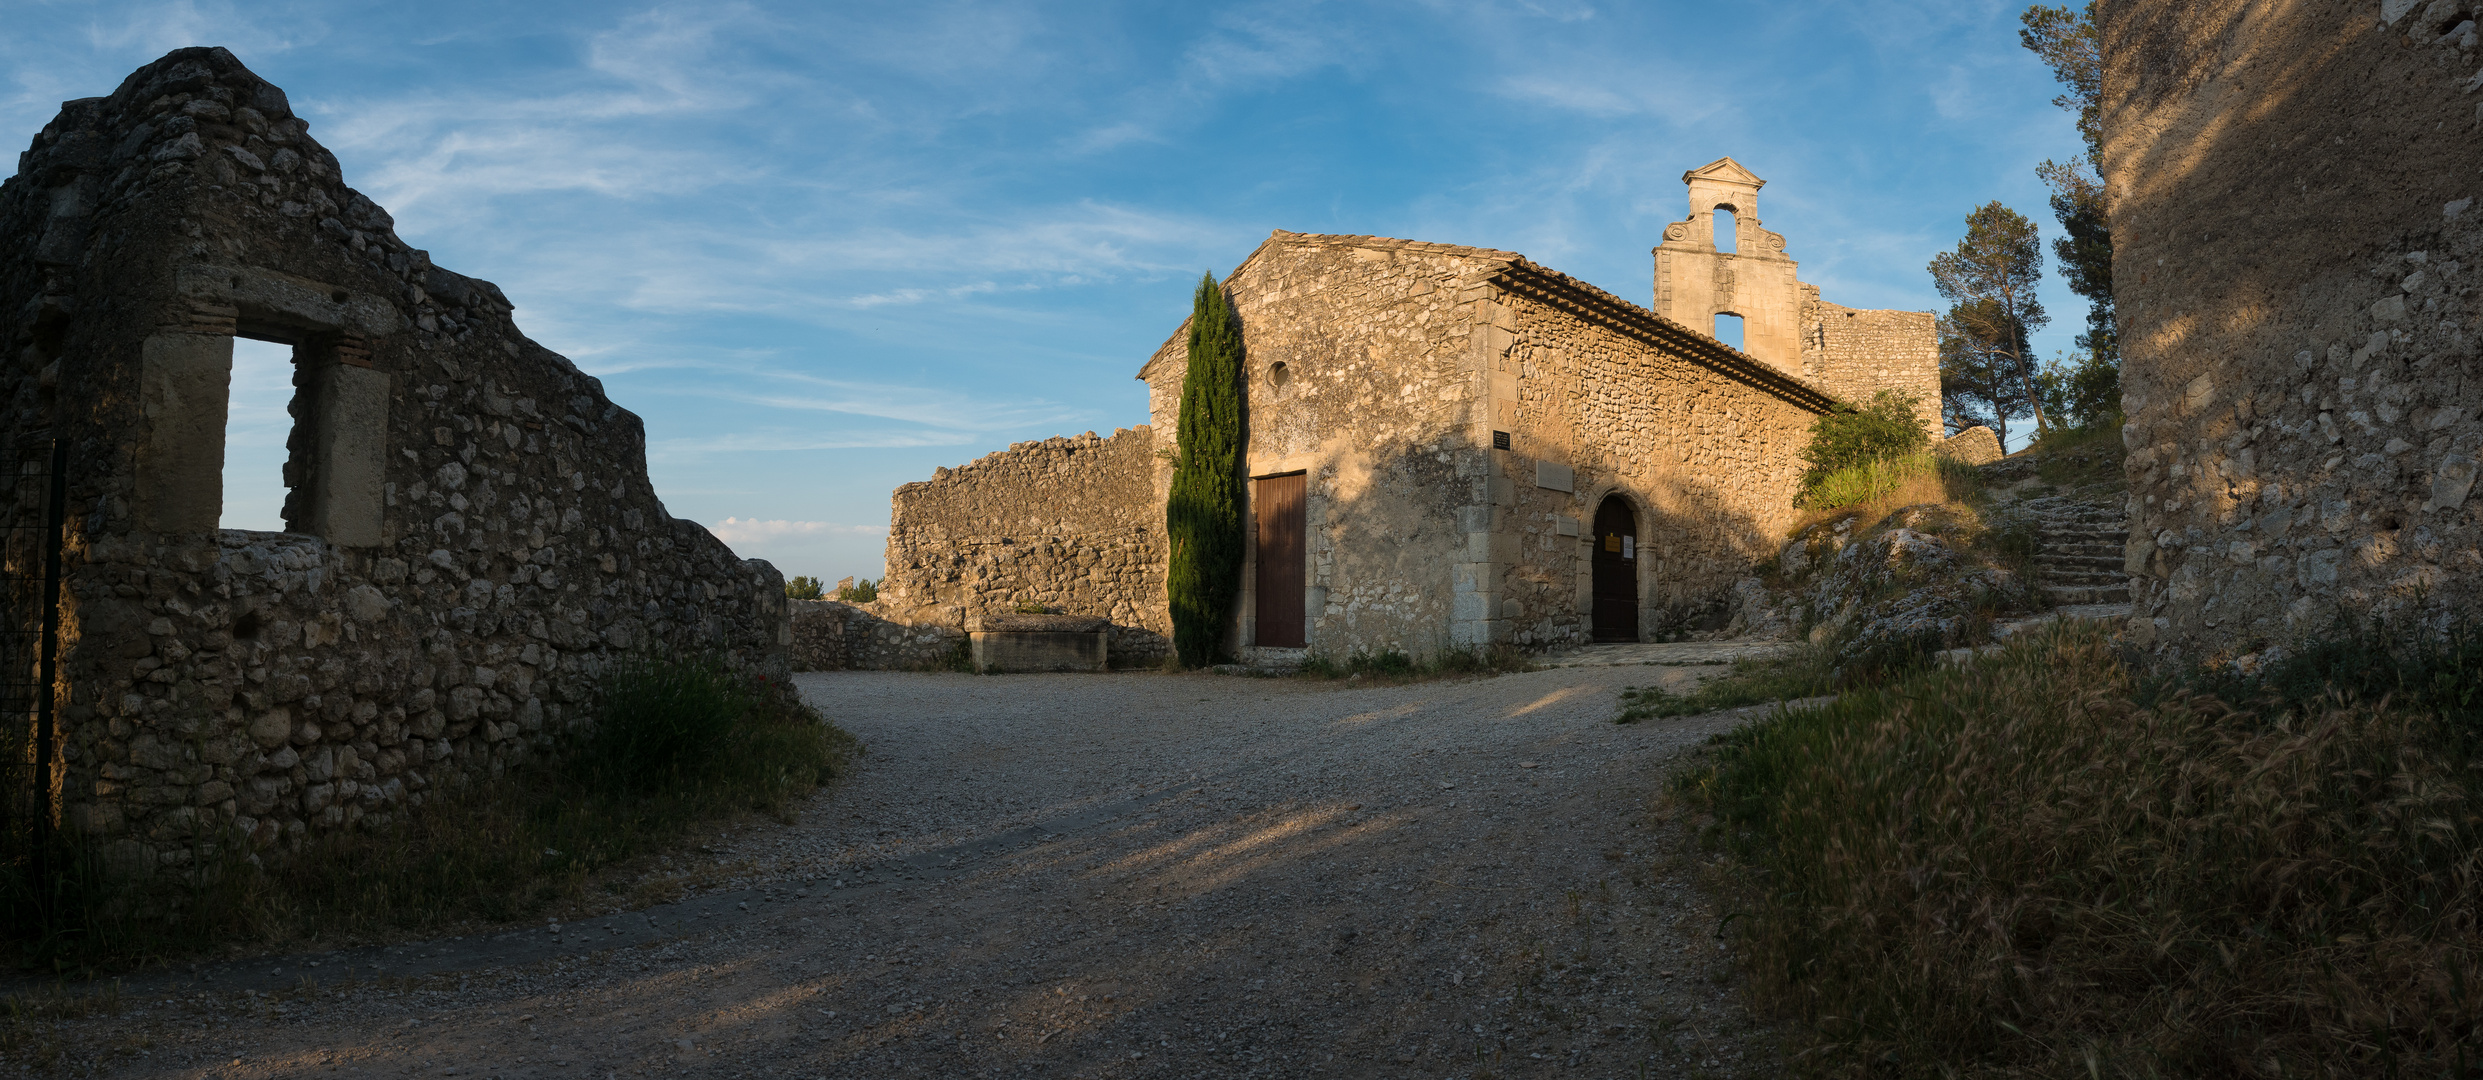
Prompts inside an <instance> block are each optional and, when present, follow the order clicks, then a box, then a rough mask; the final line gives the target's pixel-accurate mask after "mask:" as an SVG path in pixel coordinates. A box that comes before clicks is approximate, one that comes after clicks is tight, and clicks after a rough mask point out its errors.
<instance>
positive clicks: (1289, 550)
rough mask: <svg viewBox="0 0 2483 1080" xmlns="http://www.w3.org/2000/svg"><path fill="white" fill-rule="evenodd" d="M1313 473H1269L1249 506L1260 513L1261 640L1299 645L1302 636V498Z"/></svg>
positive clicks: (1291, 646)
mask: <svg viewBox="0 0 2483 1080" xmlns="http://www.w3.org/2000/svg"><path fill="white" fill-rule="evenodd" d="M1308 480H1309V477H1307V476H1304V475H1303V474H1301V473H1295V474H1293V475H1291V476H1270V477H1267V478H1265V479H1262V480H1260V481H1259V482H1258V490H1257V491H1255V492H1254V493H1253V494H1252V497H1251V500H1250V504H1251V506H1252V507H1254V508H1256V509H1257V511H1258V517H1259V603H1258V608H1259V611H1258V615H1259V618H1258V624H1259V634H1258V638H1259V641H1258V643H1259V644H1261V645H1267V646H1272V647H1275V648H1282V649H1298V648H1301V647H1302V645H1303V639H1302V629H1303V627H1302V587H1303V585H1304V584H1305V582H1304V581H1303V580H1302V574H1303V565H1302V564H1303V561H1304V560H1303V549H1302V496H1303V493H1304V492H1305V491H1306V490H1307V486H1306V481H1308Z"/></svg>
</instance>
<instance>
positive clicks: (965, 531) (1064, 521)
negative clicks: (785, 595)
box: [874, 426, 1172, 665]
mask: <svg viewBox="0 0 2483 1080" xmlns="http://www.w3.org/2000/svg"><path fill="white" fill-rule="evenodd" d="M1156 446H1157V444H1156V442H1155V437H1154V434H1153V433H1152V432H1151V431H1149V430H1148V429H1147V428H1146V427H1145V426H1140V427H1137V428H1124V429H1121V430H1119V431H1116V432H1113V434H1112V437H1111V438H1099V437H1097V436H1096V435H1095V433H1094V432H1091V431H1090V432H1087V433H1086V434H1084V435H1079V436H1074V437H1066V438H1052V439H1045V440H1042V441H1039V442H1023V443H1018V444H1016V445H1014V446H1011V447H1009V448H1008V449H1007V450H1003V451H1000V452H998V453H993V454H988V455H985V456H983V457H982V458H979V459H977V460H975V461H974V462H972V463H970V464H967V465H964V466H961V467H958V468H956V469H947V468H943V469H940V470H938V471H937V472H935V473H934V474H933V475H932V479H930V480H928V481H921V482H916V483H911V484H906V485H904V486H902V487H899V488H898V489H897V490H896V494H895V496H894V497H893V498H891V499H890V513H889V519H888V557H887V576H886V577H885V579H884V580H882V581H881V582H880V585H879V595H880V600H879V601H878V603H877V604H875V605H874V609H875V610H878V611H883V612H887V613H889V614H888V615H887V616H886V617H887V618H891V619H895V620H898V621H900V622H902V623H905V624H909V625H910V624H924V625H934V626H945V627H953V628H956V629H957V630H959V631H961V632H962V631H963V630H964V628H965V627H966V625H967V624H968V622H969V621H970V620H972V619H974V618H975V617H977V616H980V615H986V614H1002V613H1007V612H1012V611H1015V610H1017V608H1018V607H1019V606H1020V605H1040V606H1042V607H1044V608H1047V609H1049V610H1052V611H1054V612H1058V613H1062V614H1069V615H1090V616H1095V617H1099V618H1104V619H1109V620H1111V622H1112V624H1113V625H1112V637H1111V649H1112V656H1113V662H1114V663H1115V664H1119V665H1127V664H1143V663H1148V662H1152V661H1156V660H1160V659H1162V658H1163V657H1164V656H1165V655H1166V654H1167V653H1168V651H1169V649H1170V646H1171V638H1170V637H1169V635H1170V634H1171V633H1172V624H1171V617H1170V615H1169V613H1168V612H1167V610H1166V608H1165V604H1164V573H1165V560H1166V559H1167V558H1168V556H1167V554H1166V552H1165V548H1164V528H1163V523H1164V515H1163V512H1162V510H1161V509H1160V507H1159V504H1158V503H1157V502H1156V500H1155V493H1154V485H1153V479H1152V478H1153V476H1154V473H1155V469H1156V465H1157V460H1156V456H1155V450H1156Z"/></svg>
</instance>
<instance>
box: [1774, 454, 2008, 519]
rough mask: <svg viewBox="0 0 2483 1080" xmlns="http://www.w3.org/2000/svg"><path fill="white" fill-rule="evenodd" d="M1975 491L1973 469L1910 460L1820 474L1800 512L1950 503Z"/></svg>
mask: <svg viewBox="0 0 2483 1080" xmlns="http://www.w3.org/2000/svg"><path fill="white" fill-rule="evenodd" d="M1980 489H1981V479H1980V477H1978V476H1977V475H1976V473H1975V471H1974V466H1972V465H1968V464H1966V463H1965V462H1962V461H1958V460H1956V459H1954V458H1950V457H1946V456H1943V455H1940V454H1932V453H1923V454H1912V455H1908V456H1905V457H1895V458H1881V459H1879V460H1876V461H1867V462H1864V463H1862V464H1860V465H1853V466H1848V467H1846V468H1842V469H1837V470H1835V471H1833V472H1828V473H1823V474H1821V475H1820V476H1819V478H1818V480H1817V482H1816V483H1814V484H1812V485H1811V487H1810V488H1809V489H1808V490H1807V491H1806V492H1805V493H1804V494H1803V496H1802V506H1803V507H1804V508H1805V509H1809V510H1836V509H1841V508H1843V507H1848V506H1858V505H1862V504H1866V503H1887V504H1889V505H1892V506H1906V505H1913V504H1917V503H1939V502H1951V501H1955V500H1960V499H1963V498H1965V497H1967V496H1968V495H1970V494H1971V493H1973V492H1975V491H1978V490H1980Z"/></svg>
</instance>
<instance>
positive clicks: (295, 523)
mask: <svg viewBox="0 0 2483 1080" xmlns="http://www.w3.org/2000/svg"><path fill="white" fill-rule="evenodd" d="M511 311H512V305H511V304H510V302H509V300H508V299H507V297H505V296H503V295H502V294H501V291H500V290H499V289H498V288H497V287H495V286H493V285H492V284H490V283H489V282H484V281H477V280H474V279H471V278H467V277H463V276H460V275H458V274H455V273H452V272H449V271H448V270H445V269H442V268H440V267H437V266H434V265H432V264H431V262H430V260H429V258H428V257H427V256H426V255H425V253H423V252H422V251H419V250H416V249H414V248H412V247H410V246H408V245H407V244H406V243H405V242H404V241H403V240H401V239H399V238H398V237H397V235H396V234H395V232H394V230H393V227H392V223H391V221H390V219H389V216H388V214H387V212H386V211H384V210H382V209H381V208H380V207H378V206H377V205H375V204H373V203H372V202H371V201H370V200H369V199H367V198H365V197H364V196H362V195H361V194H360V193H358V192H356V191H354V190H353V189H351V188H349V187H347V186H345V183H344V178H343V177H342V176H341V175H340V174H339V170H338V165H337V161H336V158H335V157H334V156H333V155H331V154H330V153H328V152H327V151H326V150H325V149H323V148H321V147H320V146H319V144H318V143H317V142H315V141H314V140H312V139H311V137H310V134H309V124H308V122H307V121H304V120H302V119H300V118H298V117H296V116H295V115H294V114H293V113H292V111H291V109H290V108H289V107H288V105H287V102H286V99H285V95H284V93H283V92H282V91H280V90H278V89H277V88H276V87H274V86H271V85H269V84H268V83H266V82H264V81H262V80H261V79H259V78H258V77H257V76H255V75H253V74H251V73H250V72H249V71H248V70H247V69H245V68H244V67H243V66H242V65H241V63H240V62H239V61H237V60H236V59H234V57H233V56H232V55H231V54H229V53H227V52H225V51H224V50H222V49H203V48H193V49H182V50H179V51H176V52H173V53H171V54H169V55H167V56H165V57H164V58H163V59H161V60H159V61H156V62H155V63H152V64H149V65H147V66H146V67H145V68H142V69H140V70H139V71H138V72H137V73H135V74H133V75H131V76H130V77H129V79H128V80H127V81H126V82H124V83H123V84H122V85H121V87H120V88H119V89H118V90H117V91H115V92H114V93H113V94H112V95H111V96H109V97H103V98H88V99H84V100H79V101H72V102H69V103H67V104H66V105H64V106H63V108H62V111H61V113H60V115H59V117H58V119H56V120H54V121H53V122H52V123H51V124H49V125H48V126H46V127H45V128H44V129H43V131H42V133H41V134H39V135H37V136H36V137H35V139H34V144H33V146H32V148H30V149H29V150H28V151H26V153H25V154H23V155H22V156H21V157H20V158H19V162H18V170H17V173H16V175H15V176H13V177H11V178H9V180H8V181H7V183H6V185H5V186H0V340H5V342H6V343H7V351H6V354H5V368H0V370H4V371H5V384H4V389H0V393H4V394H5V399H6V408H7V410H8V437H9V438H10V439H11V440H12V445H13V446H17V447H22V446H25V445H26V444H28V443H29V442H39V441H40V440H44V439H49V438H57V439H60V440H65V441H66V443H67V444H68V447H69V461H70V478H69V484H68V507H69V519H68V520H69V525H68V529H67V534H68V535H67V540H66V547H65V560H66V567H67V569H66V583H65V584H66V588H65V598H64V613H63V618H64V628H63V633H62V650H63V651H62V662H61V673H60V677H59V682H58V685H57V688H56V694H57V699H58V700H59V702H60V720H61V736H60V743H61V746H60V755H61V771H60V775H59V776H58V777H57V783H58V789H59V792H60V798H61V801H62V805H63V807H64V815H63V816H64V821H65V824H66V826H67V827H68V828H69V829H71V830H72V831H74V832H75V833H77V834H79V835H82V836H84V837H86V838H88V839H89V840H91V841H92V842H95V843H97V844H98V845H100V846H102V847H103V848H104V850H106V851H107V852H108V853H109V854H110V855H111V856H112V857H113V858H114V859H115V861H116V862H117V863H118V864H119V865H121V866H123V867H125V868H128V869H131V870H138V871H143V870H146V869H148V868H150V867H154V866H159V865H164V864H169V863H177V862H180V861H182V860H184V859H187V858H190V857H191V856H192V854H193V852H195V851H196V850H198V847H197V845H199V844H201V843H204V842H213V841H215V840H217V839H220V838H222V837H225V836H231V835H236V834H239V835H243V836H247V837H249V838H251V839H252V840H254V841H256V842H258V843H260V844H267V843H274V842H278V841H280V840H283V839H287V838H293V837H299V836H301V835H303V834H304V833H306V832H308V831H310V830H316V829H327V828H336V827H342V826H347V825H352V824H355V823H357V822H360V823H366V824H369V823H380V822H385V821H387V820H388V819H390V818H392V817H395V816H397V815H398V814H400V813H402V812H403V810H404V808H406V807H409V806H413V805H417V804H420V803H421V802H423V801H424V799H425V798H426V796H427V795H429V794H430V793H432V792H435V791H438V790H440V787H441V785H442V784H443V783H445V782H447V781H449V780H451V779H452V778H456V777H461V776H478V775H483V774H486V773H492V772H496V771H498V770H501V769H504V768H506V767H508V766H510V765H513V764H515V763H517V762H520V761H522V760H525V759H527V758H528V757H530V756H534V755H539V754H541V753H543V752H546V751H548V750H550V749H552V748H554V747H555V746H556V745H557V744H558V743H559V741H560V740H561V739H562V738H563V737H564V736H567V735H569V734H570V733H572V732H576V731H578V730H580V728H581V726H582V725H584V724H586V723H588V722H590V719H591V708H592V703H593V701H594V698H595V694H596V686H597V684H598V676H599V673H600V672H601V671H602V670H604V668H605V667H606V666H607V665H608V664H610V663H611V662H613V661H614V660H615V659H617V658H624V657H632V656H643V655H651V654H653V655H675V656H678V655H691V654H699V653H711V654H714V655H717V656H720V657H723V658H724V659H726V660H727V661H728V662H730V663H732V664H735V665H737V666H739V667H741V668H744V669H746V670H751V671H754V672H757V673H762V674H779V673H782V672H783V671H784V668H785V665H784V657H783V649H784V645H785V639H786V633H787V631H786V623H785V600H784V596H783V581H782V578H781V577H780V576H779V575H778V573H777V572H776V570H775V569H774V568H772V567H770V566H769V565H767V564H766V563H764V562H756V561H747V560H743V559H740V558H738V557H736V556H735V555H734V554H733V552H732V551H731V550H729V549H728V548H726V547H725V545H724V544H723V543H721V542H720V541H718V540H716V539H715V538H714V537H713V536H711V535H710V534H709V533H708V532H707V531H706V530H705V529H702V528H700V527H699V526H698V525H696V524H694V523H691V522H687V521H682V520H678V519H675V518H673V517H672V516H671V515H669V514H667V513H666V512H665V510H664V506H663V504H662V502H661V501H659V500H658V499H657V498H656V496H655V493H654V492H653V491H652V490H651V489H650V488H649V486H648V481H647V473H646V465H645V433H644V431H643V429H642V427H641V425H640V423H639V421H638V418H637V417H635V416H633V415H631V414H630V413H628V412H626V411H624V410H622V409H621V408H620V407H619V406H617V405H615V404H613V403H612V402H611V401H610V400H609V399H608V398H606V397H605V395H604V392H603V389H602V387H601V386H600V385H599V384H598V383H597V381H596V380H595V379H594V378H593V377H591V376H588V375H586V374H584V373H582V372H580V371H579V370H578V369H577V368H576V367H574V366H573V365H571V364H570V363H569V362H568V361H567V360H565V359H563V358H562V357H560V356H559V355H557V354H555V353H553V352H551V351H549V350H547V349H545V348H544V347H543V346H541V345H538V344H536V343H535V342H534V341H532V340H529V339H528V338H527V337H526V336H525V335H524V334H522V333H520V332H519V330H518V328H517V326H516V324H515V323H514V322H513V321H512V319H511ZM237 334H238V335H245V336H252V337H259V338H264V339H269V340H274V341H280V342H286V343H290V344H292V345H293V346H294V355H295V368H296V373H295V385H296V387H297V391H296V395H295V398H294V403H293V415H294V417H295V428H294V434H293V439H292V443H291V451H290V453H291V461H290V464H288V466H287V467H286V473H285V475H286V482H287V484H288V487H289V496H288V499H287V501H286V504H285V505H286V508H285V515H286V521H287V528H286V531H284V532H281V533H251V532H236V531H219V529H218V515H219V513H220V511H221V506H222V493H223V492H222V479H221V470H222V460H223V443H222V439H223V431H224V420H225V410H226V396H225V394H226V386H227V380H228V378H229V372H230V367H231V355H232V339H233V337H234V336H235V335H237ZM39 512H40V507H39V506H37V507H29V506H28V505H27V504H26V503H24V502H21V503H19V504H17V505H15V506H13V507H12V508H11V513H12V514H14V515H16V520H13V521H12V522H11V524H14V525H19V526H24V525H27V524H29V522H28V521H27V520H25V519H26V516H27V515H28V514H29V513H39ZM16 554H17V552H16V549H14V548H13V549H12V555H13V556H15V555H16ZM11 569H12V572H18V571H22V569H23V568H22V567H12V568H11ZM29 615H30V613H28V612H25V611H18V612H16V613H14V614H13V615H12V617H13V618H16V619H20V620H24V619H27V618H28V617H29ZM22 660H23V658H21V657H12V658H10V660H9V662H11V663H20V662H21V661H22ZM20 670H24V667H23V665H22V663H21V667H20Z"/></svg>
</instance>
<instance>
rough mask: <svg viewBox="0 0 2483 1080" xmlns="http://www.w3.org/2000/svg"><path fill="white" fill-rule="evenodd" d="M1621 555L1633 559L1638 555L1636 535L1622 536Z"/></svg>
mask: <svg viewBox="0 0 2483 1080" xmlns="http://www.w3.org/2000/svg"><path fill="white" fill-rule="evenodd" d="M1621 557H1622V558H1624V559H1635V558H1637V557H1638V538H1637V537H1635V536H1624V537H1622V538H1621Z"/></svg>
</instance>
